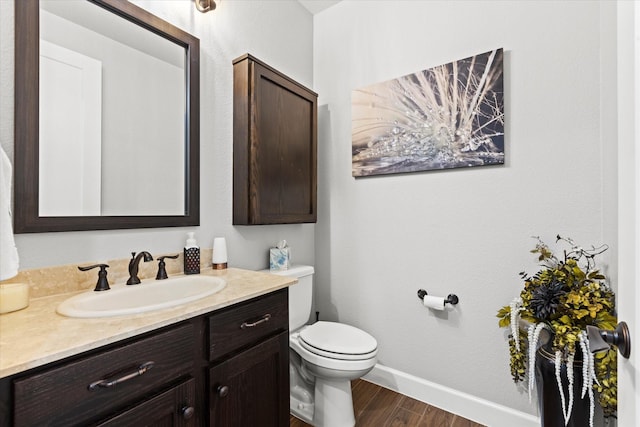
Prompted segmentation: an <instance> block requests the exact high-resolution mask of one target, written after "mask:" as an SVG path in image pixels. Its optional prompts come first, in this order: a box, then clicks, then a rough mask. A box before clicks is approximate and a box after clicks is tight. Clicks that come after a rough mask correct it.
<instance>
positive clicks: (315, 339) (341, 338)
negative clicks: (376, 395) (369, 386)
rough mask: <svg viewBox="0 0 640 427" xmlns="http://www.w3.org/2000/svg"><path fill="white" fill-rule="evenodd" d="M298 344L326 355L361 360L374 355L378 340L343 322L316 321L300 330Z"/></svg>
mask: <svg viewBox="0 0 640 427" xmlns="http://www.w3.org/2000/svg"><path fill="white" fill-rule="evenodd" d="M300 344H301V345H302V346H303V347H304V348H306V349H307V350H309V351H311V352H313V353H316V354H319V355H322V356H326V357H331V358H334V359H344V360H361V359H368V358H370V357H373V356H375V354H376V353H377V349H378V342H377V341H376V339H375V338H373V337H372V336H371V335H369V334H368V333H366V332H365V331H363V330H360V329H358V328H355V327H353V326H349V325H345V324H343V323H335V322H316V323H314V324H313V325H310V326H308V327H306V328H304V329H303V330H302V331H300Z"/></svg>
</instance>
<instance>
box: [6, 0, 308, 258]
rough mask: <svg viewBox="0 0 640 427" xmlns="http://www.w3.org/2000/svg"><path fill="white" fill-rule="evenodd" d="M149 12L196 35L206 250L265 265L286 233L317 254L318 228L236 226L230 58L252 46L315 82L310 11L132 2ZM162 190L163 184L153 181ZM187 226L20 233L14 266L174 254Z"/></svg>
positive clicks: (9, 47)
mask: <svg viewBox="0 0 640 427" xmlns="http://www.w3.org/2000/svg"><path fill="white" fill-rule="evenodd" d="M13 3H14V2H13V1H10V0H0V28H1V30H0V31H1V32H0V36H1V37H0V53H1V55H2V57H1V59H2V60H1V61H0V88H1V90H2V97H1V101H0V102H1V104H0V106H1V110H0V138H1V139H0V141H1V144H2V147H3V148H4V149H5V151H6V152H7V153H8V154H9V156H10V158H12V154H13ZM134 3H136V4H138V5H140V6H142V7H143V8H145V9H147V10H149V11H150V12H152V13H154V14H156V15H158V16H160V17H161V18H163V19H165V20H167V21H169V22H171V23H173V24H174V25H176V26H178V27H180V28H182V29H184V30H186V31H188V32H190V33H192V34H194V35H195V36H196V37H199V38H200V42H201V44H200V76H201V81H200V87H201V92H200V108H201V109H200V120H201V128H200V129H201V131H200V153H201V154H200V157H201V163H200V169H201V177H200V184H201V185H200V187H201V193H200V206H201V208H200V209H201V210H200V215H201V221H200V223H201V225H200V227H194V228H190V229H189V230H193V231H195V232H196V237H197V239H198V242H199V243H200V245H201V246H202V247H209V248H210V247H211V246H212V242H213V237H214V236H225V237H226V238H227V245H228V251H229V263H230V265H231V266H234V267H243V268H250V269H257V268H265V267H266V266H267V265H268V248H269V247H270V246H273V245H274V244H275V243H276V242H277V241H278V240H280V239H287V241H288V242H289V243H290V245H291V247H292V251H293V256H294V259H295V261H296V262H300V263H303V262H304V263H312V262H313V260H314V225H308V224H305V225H281V226H280V225H279V226H254V227H233V226H232V225H231V212H232V208H231V206H232V203H231V202H232V199H231V194H232V193H231V187H232V186H231V183H232V136H233V133H232V107H233V86H232V81H233V80H232V77H233V73H232V64H231V61H232V60H233V59H234V58H236V57H238V56H240V55H242V54H244V53H246V52H250V53H252V54H253V55H255V56H256V57H258V58H260V59H261V60H263V61H265V62H267V63H268V64H270V65H272V66H273V67H275V68H277V69H279V70H281V71H282V72H284V73H285V74H287V75H289V76H291V77H292V78H294V79H296V80H298V81H300V83H302V84H304V85H307V86H311V84H312V83H313V66H312V60H313V58H312V44H313V37H312V16H311V15H310V14H309V13H308V12H307V11H306V10H305V9H304V8H303V7H302V6H301V5H300V4H299V3H298V2H296V1H269V2H263V1H222V2H220V3H219V5H218V8H217V9H216V10H215V11H214V12H210V13H207V14H201V13H200V12H198V11H197V10H196V9H195V6H194V5H193V2H191V1H184V0H177V1H164V0H163V1H158V0H155V1H154V0H150V1H135V2H134ZM150 191H157V192H158V195H160V196H161V195H162V190H161V189H154V188H151V189H150ZM186 231H188V230H187V229H185V228H166V229H148V230H113V231H93V232H70V233H40V234H25V235H18V236H17V239H16V243H17V246H18V251H19V253H20V260H21V263H20V268H21V269H29V268H35V267H40V266H49V265H59V264H71V263H77V264H83V263H87V262H90V261H100V260H108V259H114V258H127V257H128V254H129V252H130V251H134V250H135V251H138V250H149V251H150V252H151V253H152V254H154V253H167V252H173V251H180V250H181V248H182V247H183V246H184V241H185V237H186V236H185V233H186Z"/></svg>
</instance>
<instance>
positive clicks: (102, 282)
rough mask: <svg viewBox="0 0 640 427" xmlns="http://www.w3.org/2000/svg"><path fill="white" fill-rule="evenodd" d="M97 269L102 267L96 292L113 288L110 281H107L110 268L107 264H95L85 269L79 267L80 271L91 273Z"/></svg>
mask: <svg viewBox="0 0 640 427" xmlns="http://www.w3.org/2000/svg"><path fill="white" fill-rule="evenodd" d="M96 267H100V271H99V272H98V281H97V282H96V287H95V288H94V289H93V290H94V291H95V292H98V291H108V290H109V289H111V288H110V287H109V281H108V280H107V267H109V266H108V265H107V264H94V265H88V266H85V267H80V266H78V270H80V271H89V270H92V269H94V268H96Z"/></svg>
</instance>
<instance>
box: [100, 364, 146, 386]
mask: <svg viewBox="0 0 640 427" xmlns="http://www.w3.org/2000/svg"><path fill="white" fill-rule="evenodd" d="M154 364H155V363H154V362H152V361H149V362H144V363H143V364H142V365H140V366H138V368H136V370H135V371H133V372H131V373H129V374H126V375H124V376H122V377H120V378H116V379H115V380H98V381H94V382H92V383H91V384H89V391H93V390H96V389H97V388H98V387H100V388H109V387H113V386H115V385H117V384H120V383H123V382H125V381H128V380H130V379H132V378H135V377H139V376H140V375H142V374H144V373H145V372H147V371H148V370H149V369H151V368H153V365H154Z"/></svg>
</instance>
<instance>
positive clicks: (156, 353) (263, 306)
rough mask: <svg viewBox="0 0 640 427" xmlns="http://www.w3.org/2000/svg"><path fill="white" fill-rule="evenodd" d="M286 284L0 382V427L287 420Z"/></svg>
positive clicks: (280, 422) (276, 423)
mask: <svg viewBox="0 0 640 427" xmlns="http://www.w3.org/2000/svg"><path fill="white" fill-rule="evenodd" d="M287 292H288V291H287V289H282V290H279V291H276V292H273V293H270V294H267V295H264V296H261V297H257V298H254V299H252V300H249V301H246V302H243V303H239V304H236V305H233V306H230V307H227V308H224V309H221V310H218V311H214V312H212V313H209V314H205V315H201V316H198V317H195V318H193V319H189V320H185V321H183V322H181V323H179V324H176V325H171V326H167V327H164V328H161V329H159V330H157V331H154V332H151V333H148V334H145V335H142V336H139V337H134V338H130V339H127V340H124V341H121V342H118V343H114V344H111V345H109V346H106V347H103V348H100V349H96V350H93V351H90V352H87V353H83V354H81V355H77V356H73V357H71V358H68V359H65V360H63V361H60V362H54V363H52V364H50V365H47V366H45V367H41V368H35V369H33V370H30V371H27V372H24V373H21V374H16V375H14V376H12V377H7V378H3V379H2V380H0V392H1V393H0V425H3V426H4V425H7V426H9V425H13V426H43V425H47V426H65V427H66V426H76V425H99V426H141V425H154V426H157V425H162V426H203V425H210V426H225V427H226V426H240V427H242V426H258V425H259V426H267V427H268V426H281V427H284V426H288V425H289V351H288V329H287V328H288V296H287V295H288V294H287Z"/></svg>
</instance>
